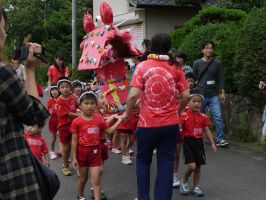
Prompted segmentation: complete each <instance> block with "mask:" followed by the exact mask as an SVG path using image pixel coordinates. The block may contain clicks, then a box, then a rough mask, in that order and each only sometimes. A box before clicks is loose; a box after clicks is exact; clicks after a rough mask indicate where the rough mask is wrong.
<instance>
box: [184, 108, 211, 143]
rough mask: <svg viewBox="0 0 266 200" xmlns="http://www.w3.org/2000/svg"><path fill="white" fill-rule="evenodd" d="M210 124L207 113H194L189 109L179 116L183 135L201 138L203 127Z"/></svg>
mask: <svg viewBox="0 0 266 200" xmlns="http://www.w3.org/2000/svg"><path fill="white" fill-rule="evenodd" d="M210 124H211V122H210V120H209V118H208V117H207V115H205V114H203V113H201V112H199V113H194V112H193V111H192V110H191V109H188V110H186V111H184V112H183V113H182V114H181V116H180V125H181V126H182V132H181V134H182V136H183V137H186V136H188V137H194V138H203V135H204V128H205V127H207V126H209V125H210Z"/></svg>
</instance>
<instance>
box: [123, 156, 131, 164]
mask: <svg viewBox="0 0 266 200" xmlns="http://www.w3.org/2000/svg"><path fill="white" fill-rule="evenodd" d="M122 163H123V164H125V165H131V164H132V160H130V157H129V156H122Z"/></svg>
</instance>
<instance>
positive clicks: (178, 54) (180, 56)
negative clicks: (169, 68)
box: [175, 51, 187, 62]
mask: <svg viewBox="0 0 266 200" xmlns="http://www.w3.org/2000/svg"><path fill="white" fill-rule="evenodd" d="M175 58H183V60H184V62H187V55H186V54H185V53H184V52H182V51H178V52H177V53H176V55H175Z"/></svg>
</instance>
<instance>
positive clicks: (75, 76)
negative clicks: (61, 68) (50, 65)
mask: <svg viewBox="0 0 266 200" xmlns="http://www.w3.org/2000/svg"><path fill="white" fill-rule="evenodd" d="M93 74H94V72H93V71H92V70H86V71H78V69H77V68H74V69H73V70H71V74H70V79H71V80H80V81H83V82H89V81H90V80H92V79H93Z"/></svg>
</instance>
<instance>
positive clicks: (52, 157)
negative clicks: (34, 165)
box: [50, 151, 57, 160]
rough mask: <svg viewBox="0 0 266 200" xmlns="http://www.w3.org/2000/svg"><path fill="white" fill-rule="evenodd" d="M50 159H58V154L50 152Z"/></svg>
mask: <svg viewBox="0 0 266 200" xmlns="http://www.w3.org/2000/svg"><path fill="white" fill-rule="evenodd" d="M50 158H51V160H55V159H57V154H56V153H55V152H54V151H51V152H50Z"/></svg>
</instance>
